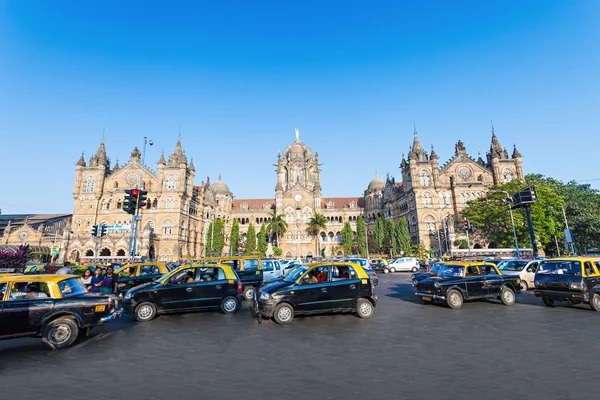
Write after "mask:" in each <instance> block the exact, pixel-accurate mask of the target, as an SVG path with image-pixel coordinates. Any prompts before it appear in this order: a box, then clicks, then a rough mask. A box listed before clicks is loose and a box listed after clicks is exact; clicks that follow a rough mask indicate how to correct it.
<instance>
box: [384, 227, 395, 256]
mask: <svg viewBox="0 0 600 400" xmlns="http://www.w3.org/2000/svg"><path fill="white" fill-rule="evenodd" d="M396 236H397V235H396V224H394V220H393V219H391V218H388V219H386V220H385V239H384V248H385V250H386V253H387V254H390V256H392V257H393V256H395V255H396V254H398V252H397V251H396V246H397V243H398V239H397V237H396Z"/></svg>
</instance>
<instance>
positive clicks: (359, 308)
mask: <svg viewBox="0 0 600 400" xmlns="http://www.w3.org/2000/svg"><path fill="white" fill-rule="evenodd" d="M374 312H375V307H374V306H373V303H371V302H370V301H369V300H367V299H358V301H357V302H356V315H358V316H359V317H360V318H363V319H369V318H371V317H372V316H373V313H374Z"/></svg>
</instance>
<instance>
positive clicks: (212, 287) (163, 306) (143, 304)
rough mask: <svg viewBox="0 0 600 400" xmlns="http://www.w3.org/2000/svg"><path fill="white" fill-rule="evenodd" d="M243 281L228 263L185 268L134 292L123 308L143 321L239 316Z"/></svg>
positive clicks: (129, 294)
mask: <svg viewBox="0 0 600 400" xmlns="http://www.w3.org/2000/svg"><path fill="white" fill-rule="evenodd" d="M241 293H242V282H241V281H240V279H239V278H238V276H237V275H236V273H235V271H234V270H233V269H232V268H231V267H230V266H229V265H224V264H194V265H182V266H180V267H179V268H177V269H175V270H173V271H171V272H169V273H168V274H166V275H164V276H162V277H161V278H159V279H158V280H156V281H153V282H150V283H146V284H143V285H140V286H136V287H134V288H132V289H130V290H129V291H128V292H127V293H126V294H125V297H124V299H123V307H124V309H125V311H126V312H127V313H129V314H133V315H134V316H135V318H136V319H137V320H138V321H139V322H145V321H150V320H152V319H153V318H154V317H156V315H158V314H168V313H177V312H188V311H199V310H207V309H220V310H221V311H222V312H223V313H225V314H231V313H235V312H237V311H238V310H239V309H240V305H241V302H242V294H241Z"/></svg>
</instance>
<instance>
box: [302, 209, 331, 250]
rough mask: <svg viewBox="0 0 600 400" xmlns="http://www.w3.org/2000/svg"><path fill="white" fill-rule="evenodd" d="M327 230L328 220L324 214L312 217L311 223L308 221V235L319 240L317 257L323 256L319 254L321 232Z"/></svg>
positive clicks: (316, 214)
mask: <svg viewBox="0 0 600 400" xmlns="http://www.w3.org/2000/svg"><path fill="white" fill-rule="evenodd" d="M325 229H327V218H325V217H324V216H323V215H322V214H319V213H315V215H313V216H312V218H311V219H310V221H308V226H307V227H306V233H308V234H309V235H310V236H314V237H315V238H317V242H316V245H315V247H316V250H317V254H316V257H319V256H321V254H320V252H319V232H321V231H322V230H325Z"/></svg>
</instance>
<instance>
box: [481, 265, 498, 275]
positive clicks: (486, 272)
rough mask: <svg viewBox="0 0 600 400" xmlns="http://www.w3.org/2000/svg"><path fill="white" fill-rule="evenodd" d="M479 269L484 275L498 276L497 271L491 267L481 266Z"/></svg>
mask: <svg viewBox="0 0 600 400" xmlns="http://www.w3.org/2000/svg"><path fill="white" fill-rule="evenodd" d="M479 269H480V270H481V273H482V274H483V275H498V274H497V273H496V269H495V268H494V267H492V266H491V265H480V266H479Z"/></svg>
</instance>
